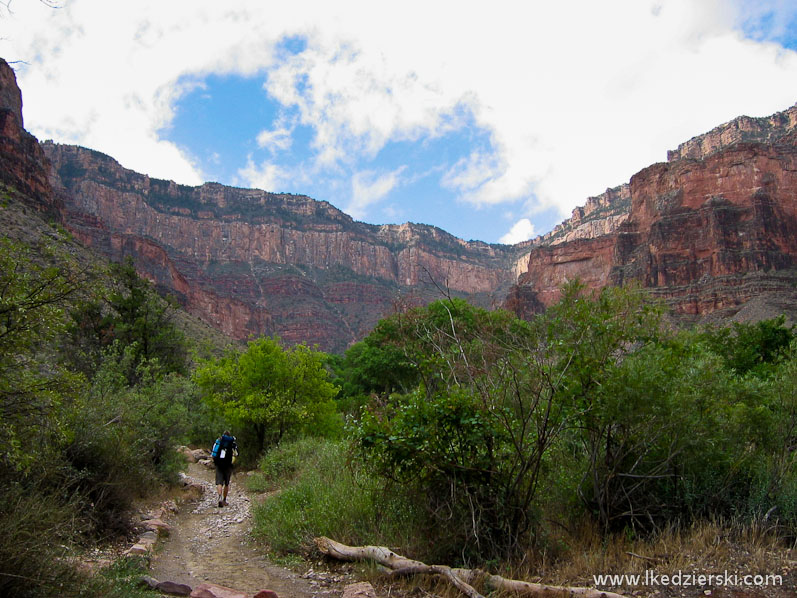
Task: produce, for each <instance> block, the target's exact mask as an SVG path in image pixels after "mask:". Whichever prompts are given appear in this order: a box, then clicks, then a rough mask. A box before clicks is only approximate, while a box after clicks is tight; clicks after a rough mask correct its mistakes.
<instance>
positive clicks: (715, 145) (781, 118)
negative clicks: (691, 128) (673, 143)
mask: <svg viewBox="0 0 797 598" xmlns="http://www.w3.org/2000/svg"><path fill="white" fill-rule="evenodd" d="M795 126H797V104H795V105H794V106H792V107H791V108H789V109H788V110H784V111H783V112H778V113H776V114H773V115H772V116H765V117H762V118H751V117H749V116H740V117H738V118H735V119H733V120H732V121H730V122H727V123H725V124H722V125H720V126H718V127H715V128H713V129H712V130H711V131H709V132H708V133H704V134H702V135H698V136H697V137H693V138H692V139H690V140H689V141H686V142H684V143H682V144H681V145H679V146H678V149H676V150H670V151H669V152H667V161H668V162H674V161H676V160H682V159H685V158H691V159H695V160H700V159H703V158H706V157H707V156H709V155H711V154H713V153H715V152H718V151H720V150H722V149H724V148H727V147H729V146H731V145H734V144H736V143H739V142H749V143H765V144H774V143H777V142H778V141H780V140H781V139H782V138H783V137H784V136H785V135H787V134H788V133H789V132H790V131H791V130H793V129H794V127H795Z"/></svg>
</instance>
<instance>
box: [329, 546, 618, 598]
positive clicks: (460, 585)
mask: <svg viewBox="0 0 797 598" xmlns="http://www.w3.org/2000/svg"><path fill="white" fill-rule="evenodd" d="M315 544H316V546H317V547H318V549H319V550H320V551H321V552H322V553H323V554H325V555H327V556H329V557H331V558H334V559H338V560H341V561H374V562H376V563H379V564H380V565H382V566H383V567H387V568H388V569H390V570H391V574H392V575H419V574H427V575H442V576H443V577H445V578H446V579H448V580H449V581H450V582H451V583H452V584H453V585H454V586H455V587H456V588H457V589H458V590H459V591H461V592H462V593H463V594H465V595H466V596H468V598H484V596H482V595H481V594H480V593H479V592H478V591H477V590H476V589H475V588H474V587H473V585H472V584H477V583H479V582H481V583H483V584H484V586H485V587H486V588H487V589H489V590H503V591H506V592H511V593H513V594H517V595H522V596H527V597H530V598H565V597H573V598H576V597H577V598H625V597H624V596H621V595H620V594H615V593H614V592H604V591H602V590H595V589H593V588H575V587H565V586H550V585H546V584H541V583H530V582H527V581H519V580H516V579H506V578H505V577H501V576H500V575H490V574H489V573H487V572H485V571H482V570H480V569H457V568H452V567H448V566H446V565H427V564H426V563H422V562H421V561H415V560H413V559H408V558H407V557H404V556H401V555H400V554H397V553H395V552H393V551H392V550H390V549H389V548H386V547H385V546H346V545H345V544H341V543H340V542H336V541H335V540H331V539H329V538H326V537H320V538H316V539H315Z"/></svg>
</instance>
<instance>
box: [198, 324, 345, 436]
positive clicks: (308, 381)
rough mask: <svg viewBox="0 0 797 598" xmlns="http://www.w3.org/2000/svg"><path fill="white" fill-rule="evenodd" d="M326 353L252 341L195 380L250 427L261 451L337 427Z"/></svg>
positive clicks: (206, 367)
mask: <svg viewBox="0 0 797 598" xmlns="http://www.w3.org/2000/svg"><path fill="white" fill-rule="evenodd" d="M324 361H325V355H324V354H323V353H321V352H319V351H314V350H312V349H309V348H308V347H306V346H304V345H297V346H295V347H293V348H292V349H289V350H285V349H283V348H282V347H281V346H280V343H279V341H278V340H276V339H272V338H265V337H264V338H260V339H257V340H254V341H251V342H250V343H249V345H248V347H247V349H246V351H244V352H243V353H236V352H230V353H228V354H227V355H225V356H223V357H221V358H218V359H216V358H213V359H210V360H208V361H206V362H204V363H202V364H201V365H200V367H199V368H197V370H196V371H195V373H194V379H195V380H196V382H197V384H198V385H199V387H200V388H201V389H202V391H203V393H204V396H205V397H206V399H207V400H209V401H210V402H211V403H212V404H214V405H215V406H216V407H217V408H219V409H220V410H222V411H223V412H224V413H225V415H226V416H227V417H228V418H230V419H233V420H237V421H240V422H242V423H245V424H248V425H251V426H252V427H253V428H254V430H255V434H256V438H257V450H261V449H263V448H264V447H265V446H267V445H271V444H274V443H277V442H279V440H281V439H282V437H283V436H284V435H285V434H287V433H293V432H302V431H304V432H310V433H329V432H332V431H333V430H334V429H335V428H339V425H340V424H339V421H338V419H337V417H336V405H335V401H334V398H335V395H336V393H337V388H336V387H335V386H334V385H333V384H332V383H331V382H330V381H329V374H328V372H327V370H326V369H325V368H324Z"/></svg>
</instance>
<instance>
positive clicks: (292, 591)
mask: <svg viewBox="0 0 797 598" xmlns="http://www.w3.org/2000/svg"><path fill="white" fill-rule="evenodd" d="M213 475H214V472H213V470H212V469H207V468H205V467H204V466H202V465H199V464H197V463H191V464H190V465H189V469H188V474H187V476H188V477H189V478H190V479H191V480H192V481H195V482H197V483H199V484H201V485H202V486H203V488H204V493H203V495H202V498H201V499H200V500H199V501H197V502H195V503H189V504H186V505H184V506H183V507H182V509H181V511H180V513H178V514H177V515H176V516H174V517H172V518H171V519H170V520H169V525H170V526H171V528H172V529H171V532H170V534H169V536H168V537H167V538H166V539H165V540H164V541H163V543H162V545H159V547H158V549H157V550H156V551H155V555H154V556H153V558H152V564H151V575H152V576H153V577H155V578H156V579H158V580H160V581H165V580H170V581H175V582H178V583H184V584H187V585H189V586H191V587H196V586H198V585H199V584H201V583H203V582H211V583H215V584H219V585H223V586H227V587H230V588H235V589H237V590H241V591H244V592H247V593H249V594H250V595H252V594H254V593H255V592H257V591H258V590H265V589H269V590H274V591H275V592H277V594H278V595H279V596H280V598H312V597H321V596H335V595H338V594H339V593H340V590H339V589H338V588H337V587H335V586H336V584H330V583H329V582H328V580H325V579H322V580H320V581H316V580H313V579H312V573H311V574H310V575H309V576H307V575H306V576H301V575H299V574H297V573H294V572H292V571H290V570H288V569H285V568H282V567H278V566H276V565H273V564H271V563H270V562H269V561H268V560H267V559H266V558H265V557H264V556H263V555H262V554H260V553H259V552H258V551H257V550H256V549H255V548H254V547H253V546H252V545H251V544H250V542H249V539H248V538H249V536H248V534H249V530H250V527H251V517H250V513H249V506H250V502H251V499H250V497H249V496H248V495H247V493H246V492H245V490H244V489H243V487H242V486H243V479H242V478H240V477H239V476H234V477H233V481H232V484H231V485H230V494H229V496H228V497H227V501H228V503H229V504H228V506H226V507H222V508H219V507H218V504H217V502H216V488H215V486H214V484H213ZM236 477H238V479H236ZM308 577H310V578H311V579H308Z"/></svg>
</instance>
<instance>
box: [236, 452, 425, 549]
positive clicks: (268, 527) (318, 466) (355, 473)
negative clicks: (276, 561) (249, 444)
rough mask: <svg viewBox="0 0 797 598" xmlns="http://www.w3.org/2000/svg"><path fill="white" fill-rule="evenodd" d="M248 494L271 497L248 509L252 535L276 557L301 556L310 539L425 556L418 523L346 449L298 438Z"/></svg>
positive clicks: (417, 512)
mask: <svg viewBox="0 0 797 598" xmlns="http://www.w3.org/2000/svg"><path fill="white" fill-rule="evenodd" d="M249 486H250V489H251V490H254V491H264V490H265V491H270V492H269V493H268V494H267V495H266V497H265V499H264V500H263V502H262V503H261V504H259V505H257V506H256V507H255V508H254V514H253V516H254V528H253V534H254V536H255V538H256V539H258V540H260V541H262V542H263V543H265V544H266V545H268V546H269V548H270V549H271V550H274V551H276V552H280V553H289V552H303V551H305V550H306V549H307V548H308V547H309V546H310V545H311V544H312V540H313V538H314V537H316V536H328V537H331V538H333V539H335V540H338V541H339V542H344V543H347V544H364V543H365V544H382V545H388V546H401V547H403V549H404V550H409V551H411V552H420V553H424V552H426V550H427V549H428V548H429V547H428V546H424V543H425V542H426V540H425V538H426V537H427V534H425V533H424V529H425V516H424V514H423V512H422V510H421V509H418V508H417V507H413V506H412V504H411V501H410V500H409V498H408V497H407V496H406V495H405V494H403V492H402V491H400V490H396V492H391V491H390V490H388V489H385V488H383V487H380V486H379V484H378V483H377V481H376V480H375V479H374V478H372V477H371V476H369V475H368V474H367V473H366V472H365V471H364V470H362V469H361V468H360V467H359V466H358V465H357V464H356V463H353V462H350V461H349V459H348V453H347V445H346V443H345V442H342V441H336V440H329V439H319V438H302V439H300V440H295V441H291V442H287V443H283V444H281V445H280V446H279V447H277V448H276V449H274V450H272V451H271V452H269V453H268V454H267V455H266V456H265V457H264V458H263V460H262V461H261V463H260V472H259V474H257V475H255V476H254V477H253V478H252V479H251V480H250V484H249Z"/></svg>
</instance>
